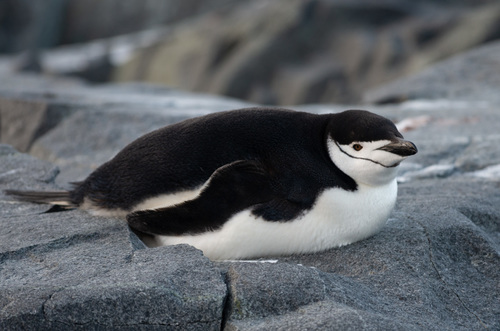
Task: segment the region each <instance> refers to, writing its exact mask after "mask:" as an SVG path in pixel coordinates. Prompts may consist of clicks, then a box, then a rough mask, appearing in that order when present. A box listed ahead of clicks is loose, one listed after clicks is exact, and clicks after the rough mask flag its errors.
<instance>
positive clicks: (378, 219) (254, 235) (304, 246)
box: [156, 180, 397, 260]
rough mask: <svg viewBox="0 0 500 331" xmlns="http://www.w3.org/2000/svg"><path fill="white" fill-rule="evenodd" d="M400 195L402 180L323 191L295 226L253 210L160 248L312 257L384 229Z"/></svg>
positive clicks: (162, 240) (227, 255) (164, 240)
mask: <svg viewBox="0 0 500 331" xmlns="http://www.w3.org/2000/svg"><path fill="white" fill-rule="evenodd" d="M396 196H397V182H396V180H393V181H392V182H391V183H389V184H387V185H384V186H377V187H369V186H359V187H358V190H357V191H356V192H348V191H344V190H341V189H338V188H333V189H328V190H326V191H324V192H323V193H321V195H320V196H319V198H318V199H317V201H316V203H315V205H314V207H313V208H312V210H310V211H308V212H307V213H305V214H304V215H302V216H301V217H299V218H298V219H295V220H293V221H289V222H269V221H264V220H263V219H261V218H259V217H256V216H254V215H252V213H251V211H250V210H244V211H241V212H239V213H237V214H235V215H233V216H232V217H231V219H230V220H229V221H227V222H226V223H225V224H224V225H223V226H222V227H221V228H220V229H218V230H216V231H212V232H207V233H203V234H199V235H187V236H157V238H156V239H157V244H158V245H159V246H163V245H175V244H181V243H183V244H190V245H192V246H195V247H196V248H198V249H201V250H202V251H203V253H204V254H205V255H206V256H207V257H209V258H210V259H212V260H227V259H243V258H255V257H263V256H273V255H274V256H276V255H289V254H297V253H311V252H318V251H322V250H326V249H329V248H332V247H337V246H342V245H347V244H350V243H353V242H355V241H358V240H361V239H364V238H367V237H369V236H371V235H373V234H375V233H377V232H378V231H380V230H381V228H382V227H383V225H384V224H385V222H386V221H387V219H388V217H389V214H390V213H391V211H392V209H393V207H394V204H395V202H396Z"/></svg>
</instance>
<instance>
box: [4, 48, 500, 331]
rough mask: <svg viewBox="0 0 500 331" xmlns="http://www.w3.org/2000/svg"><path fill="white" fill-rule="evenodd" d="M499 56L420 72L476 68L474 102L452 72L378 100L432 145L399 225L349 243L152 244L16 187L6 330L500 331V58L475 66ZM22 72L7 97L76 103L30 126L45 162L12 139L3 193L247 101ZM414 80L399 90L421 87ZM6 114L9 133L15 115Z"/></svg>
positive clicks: (407, 172) (49, 180)
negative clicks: (19, 196)
mask: <svg viewBox="0 0 500 331" xmlns="http://www.w3.org/2000/svg"><path fill="white" fill-rule="evenodd" d="M497 53H498V47H497V45H491V46H489V47H488V48H484V49H480V50H477V51H474V52H473V53H470V54H464V55H463V56H462V57H457V58H455V59H453V62H444V63H443V64H442V65H441V67H440V68H441V69H440V70H435V71H434V75H432V72H429V73H427V74H426V75H423V76H421V78H419V79H421V81H420V80H419V82H420V83H419V84H420V86H423V87H424V86H426V83H425V82H426V81H427V84H432V82H435V81H439V79H440V78H442V77H443V72H453V71H456V70H455V68H458V67H460V68H462V69H463V70H462V71H461V75H462V76H461V79H462V80H465V81H467V80H474V85H475V86H476V87H477V88H475V89H473V90H470V91H471V92H470V93H469V94H466V93H464V94H462V95H461V98H460V100H455V99H453V100H450V99H447V97H449V96H450V95H453V94H452V92H451V91H454V90H455V89H457V90H458V89H460V86H461V84H462V81H460V80H455V79H452V80H450V81H448V83H447V84H442V85H441V84H440V85H439V87H440V88H441V89H439V90H438V91H443V92H442V93H441V94H439V95H437V94H433V96H434V100H432V99H431V97H429V96H428V95H426V94H423V95H418V96H420V97H422V98H425V99H419V98H418V97H416V98H415V99H414V100H411V101H407V102H403V103H400V104H395V103H392V104H387V105H365V106H362V107H363V108H367V109H369V110H371V111H374V112H377V113H380V114H382V115H385V116H387V117H389V118H391V119H393V120H394V121H395V122H396V123H397V124H398V125H399V126H400V128H402V130H404V131H405V132H404V135H405V137H406V138H408V139H410V140H412V141H414V142H415V143H416V144H417V146H418V147H419V154H417V155H416V156H414V157H412V158H411V159H409V160H407V161H406V162H405V163H403V165H402V169H401V173H400V189H399V197H398V201H397V205H396V208H395V210H394V212H393V213H392V215H391V217H390V219H389V221H388V223H387V225H386V226H385V228H384V229H383V230H382V231H381V232H380V233H379V234H377V235H375V236H373V237H372V238H369V239H367V240H364V241H361V242H358V243H355V244H352V245H349V246H345V247H341V248H337V249H332V250H329V251H327V252H323V253H318V254H310V255H297V256H286V257H270V258H272V259H261V260H257V261H225V262H213V261H209V260H208V259H206V258H205V257H203V255H202V254H201V253H200V252H199V251H197V250H196V249H194V248H192V247H189V246H186V245H181V246H172V247H161V248H155V249H148V248H145V246H144V245H143V244H142V242H141V241H140V240H139V239H138V238H137V237H136V236H135V234H133V233H131V232H130V231H129V230H128V228H127V227H126V225H125V224H124V222H123V221H122V220H120V219H114V218H102V217H95V216H91V215H88V214H86V213H84V212H81V211H77V210H72V211H66V212H51V213H45V211H46V210H47V209H48V207H47V206H40V205H32V204H26V203H21V202H16V201H13V200H12V199H11V198H9V197H6V196H5V195H3V192H2V193H0V228H1V231H0V307H1V308H0V328H1V329H30V328H45V329H49V328H50V329H66V330H67V329H137V328H139V329H145V330H149V329H151V330H155V329H163V328H166V329H179V330H185V329H188V330H189V329H191V330H207V329H221V328H223V329H226V330H274V329H276V330H290V329H292V330H293V329H295V330H297V329H300V330H304V329H314V330H331V329H341V330H368V329H370V330H401V329H404V330H484V329H488V330H500V321H499V319H498V316H500V302H499V301H498V298H499V297H500V273H499V272H498V270H499V269H500V208H499V206H500V193H499V192H500V171H499V168H500V154H499V153H498V148H497V146H498V145H499V144H500V135H499V133H498V127H500V113H498V105H499V102H498V99H495V98H494V97H491V98H488V99H487V100H485V99H484V94H482V91H484V89H488V88H491V86H490V85H491V82H493V81H494V79H496V77H497V75H498V73H497V72H496V71H495V70H498V69H496V68H494V67H491V68H490V69H491V70H483V69H481V71H480V73H481V74H480V76H481V77H484V78H479V76H478V74H479V69H478V70H474V69H475V68H483V67H488V63H491V62H490V61H491V59H492V58H494V55H495V54H497ZM471 54H472V55H473V56H474V63H475V64H474V66H470V65H469V63H470V59H471V58H470V56H471ZM488 75H492V77H489V76H488ZM25 78H26V77H25ZM16 79H20V77H17V78H16V77H10V78H9V80H11V82H12V83H11V84H8V83H2V84H1V85H0V105H5V103H3V102H4V100H21V101H25V102H37V103H42V104H46V105H47V109H50V108H51V107H62V108H64V109H66V112H64V116H60V113H58V115H57V116H56V119H57V120H54V121H53V122H51V121H50V120H49V118H50V116H51V113H50V112H45V113H43V114H44V116H46V117H45V118H46V119H47V120H46V123H54V124H53V125H49V126H45V127H47V130H46V131H45V132H43V133H41V134H33V132H35V131H36V130H31V131H29V130H25V131H22V132H20V133H19V134H21V136H28V137H31V138H30V139H31V143H30V147H29V149H28V151H30V152H31V153H33V154H36V155H37V156H38V157H39V158H43V159H45V161H42V160H40V159H36V158H35V157H33V156H29V155H27V154H22V153H19V152H17V151H16V150H15V149H14V148H12V147H10V146H7V145H0V190H2V191H3V190H4V189H8V188H16V189H28V188H30V189H47V190H49V189H54V188H55V187H61V186H62V185H63V184H62V183H60V182H59V180H60V178H61V177H62V178H64V179H65V181H70V180H78V179H81V178H83V177H84V176H86V175H87V174H88V173H89V172H90V171H91V170H92V168H93V167H95V166H96V165H98V164H100V163H102V162H103V161H105V160H106V159H108V158H109V157H111V156H112V155H113V154H114V153H116V152H117V151H118V150H119V149H120V148H122V147H123V145H125V144H126V143H128V142H129V141H132V140H133V139H134V138H136V137H137V136H138V135H140V134H142V133H144V132H147V131H150V130H152V129H154V128H157V127H159V126H162V125H165V124H168V123H172V122H175V121H179V120H182V119H184V118H187V117H191V116H195V115H201V114H204V113H208V112H212V111H219V110H224V109H229V108H237V107H241V106H243V105H245V104H244V103H242V102H239V101H236V100H231V99H222V98H216V97H210V96H203V95H193V94H188V93H184V92H179V91H174V90H166V89H162V88H155V87H152V86H143V85H118V86H115V85H103V86H96V87H88V86H85V85H78V84H75V85H72V86H70V85H69V84H68V85H67V86H66V87H61V86H57V87H50V86H49V87H41V86H42V85H43V84H46V80H45V78H40V77H39V78H33V77H32V78H31V79H32V82H33V84H32V85H31V86H29V87H26V88H25V89H24V90H23V89H16V88H15V86H16V83H15V82H16ZM415 79H416V78H415ZM36 81H38V82H39V83H40V84H41V85H38V87H37V84H36ZM54 84H55V83H54ZM56 85H57V84H56ZM64 85H65V84H62V86H64ZM482 85H483V86H482ZM45 86H48V85H45ZM406 86H407V88H406V89H405V86H404V85H403V84H402V85H401V87H400V89H396V88H394V90H393V89H392V88H391V89H387V90H388V91H389V92H391V91H396V92H397V93H398V95H399V94H400V93H401V94H403V93H409V92H410V90H411V88H416V86H417V85H412V84H408V85H406ZM443 87H446V89H442V88H443ZM481 87H483V88H484V89H483V88H481ZM476 92H477V93H476ZM453 93H454V92H453ZM49 96H50V97H49ZM457 99H458V98H457ZM2 107H3V106H2ZM358 107H361V106H358ZM345 108H347V107H345V106H333V105H314V106H313V105H309V106H307V105H304V106H301V107H298V109H302V110H306V111H310V112H315V113H322V112H335V111H340V110H342V109H345ZM0 109H1V110H2V111H3V112H0V115H1V116H2V117H1V118H0V122H1V123H2V125H3V126H2V128H7V129H8V128H9V126H8V125H7V124H6V123H5V122H4V119H5V118H9V117H5V114H7V115H10V112H8V111H6V110H4V109H5V108H0ZM33 109H37V108H36V107H35V108H33ZM2 130H3V129H2ZM8 132H10V133H9V135H10V134H13V133H12V132H11V131H8ZM0 133H2V137H4V135H3V131H2V132H0ZM13 140H16V139H13ZM47 160H49V161H50V162H49V161H47ZM59 169H60V171H61V174H60V175H58V172H59ZM68 174H70V175H68Z"/></svg>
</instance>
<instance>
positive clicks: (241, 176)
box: [127, 160, 273, 235]
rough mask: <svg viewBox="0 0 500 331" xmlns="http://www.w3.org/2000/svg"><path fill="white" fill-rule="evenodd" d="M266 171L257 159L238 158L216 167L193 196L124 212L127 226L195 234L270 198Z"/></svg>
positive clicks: (143, 229)
mask: <svg viewBox="0 0 500 331" xmlns="http://www.w3.org/2000/svg"><path fill="white" fill-rule="evenodd" d="M272 195H273V192H272V187H271V181H270V178H269V174H268V172H267V171H266V169H265V168H264V166H263V165H262V164H261V163H259V162H257V161H246V160H240V161H235V162H233V163H230V164H227V165H224V166H222V167H220V168H219V169H217V170H216V171H215V172H214V173H213V174H212V176H211V177H210V179H209V181H208V185H206V186H205V188H204V189H203V190H202V191H201V192H200V194H199V195H198V196H197V197H196V198H195V199H193V200H189V201H185V202H183V203H181V204H178V205H174V206H170V207H165V208H160V209H154V210H141V211H136V212H133V213H130V214H128V215H127V222H128V224H129V226H130V227H131V228H132V229H134V230H137V231H140V232H144V233H148V234H158V235H181V234H196V233H202V232H206V231H210V230H214V229H217V228H220V227H221V226H222V225H223V224H224V222H226V221H227V220H228V219H229V218H230V217H231V216H232V215H234V214H235V213H237V212H239V211H241V210H244V209H246V208H248V207H250V206H253V205H256V204H259V203H263V202H267V201H270V200H271V199H272Z"/></svg>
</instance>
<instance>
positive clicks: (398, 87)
mask: <svg viewBox="0 0 500 331" xmlns="http://www.w3.org/2000/svg"><path fill="white" fill-rule="evenodd" d="M499 52H500V43H499V42H498V41H496V42H492V43H489V44H486V45H484V46H482V47H479V48H475V49H473V50H470V51H468V52H465V53H463V54H458V55H456V56H454V57H452V58H450V59H448V60H445V61H442V62H439V63H437V64H435V65H433V66H431V67H429V68H428V69H425V70H423V71H422V72H420V73H418V74H416V75H413V76H410V77H408V78H403V79H400V80H396V81H393V82H391V83H389V84H387V85H384V86H381V87H377V88H374V89H372V90H369V91H368V92H366V93H365V96H364V99H365V101H366V102H368V103H398V102H401V101H404V100H413V99H446V100H450V101H453V102H455V105H456V106H460V105H464V104H463V103H462V104H460V103H459V102H458V103H457V100H466V101H470V100H474V101H478V103H477V105H476V107H481V106H484V104H489V105H492V104H495V103H498V101H499V100H500V97H499V94H498V89H497V87H498V86H499V85H500V78H499V77H500V74H499V69H498V68H499V67H500V66H499V63H500V60H499V58H498V56H496V54H498V53H499ZM465 106H467V105H465ZM471 113H473V112H471Z"/></svg>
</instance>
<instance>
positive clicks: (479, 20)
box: [114, 0, 500, 105]
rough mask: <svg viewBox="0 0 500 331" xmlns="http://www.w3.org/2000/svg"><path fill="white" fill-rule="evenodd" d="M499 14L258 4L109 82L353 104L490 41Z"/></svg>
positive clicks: (174, 40)
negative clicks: (366, 93) (388, 84)
mask: <svg viewBox="0 0 500 331" xmlns="http://www.w3.org/2000/svg"><path fill="white" fill-rule="evenodd" d="M499 18H500V6H499V5H498V3H495V2H486V3H482V4H481V6H474V5H473V4H472V3H470V2H462V3H460V4H457V3H456V2H454V3H453V6H447V5H443V3H442V2H434V1H426V2H419V3H418V4H417V3H415V2H414V1H402V2H401V1H399V2H397V3H395V2H392V1H379V2H373V1H369V2H367V1H351V2H349V3H346V2H343V1H340V2H339V1H323V0H318V1H316V0H315V1H289V0H280V1H267V0H259V1H253V2H251V3H242V4H240V5H239V6H233V7H231V8H229V9H226V10H223V11H214V12H211V13H209V14H207V15H204V16H201V17H198V18H197V19H196V20H192V21H190V22H189V24H186V22H181V23H179V24H176V25H175V29H173V30H172V31H171V33H169V34H168V35H166V36H165V37H164V38H163V39H162V40H160V41H158V42H155V43H154V44H153V45H151V46H149V47H146V48H144V49H141V50H138V51H137V53H136V55H135V56H134V57H133V58H132V59H131V60H130V61H128V62H126V63H124V64H122V65H119V66H118V67H117V69H116V70H115V75H114V77H115V79H116V80H117V81H126V80H141V81H147V82H152V83H160V84H166V85H168V86H173V87H176V88H181V89H186V90H191V91H200V92H209V93H214V94H222V95H227V96H231V97H236V98H240V99H245V100H249V101H251V102H256V103H260V104H280V105H289V104H303V103H331V102H335V103H354V102H359V101H360V100H361V95H362V93H363V91H364V90H367V89H370V88H374V87H375V86H378V85H380V84H383V83H386V82H388V81H390V80H393V79H396V78H399V77H402V76H406V75H408V74H411V73H415V72H418V71H420V70H421V69H422V68H424V67H426V66H428V65H429V64H431V63H434V62H436V61H439V60H441V59H443V58H446V57H449V56H451V55H454V54H457V53H459V52H461V51H464V50H466V49H470V48H472V47H474V46H476V45H479V44H481V43H483V42H485V41H491V40H495V39H497V38H498V36H499V31H498V25H497V22H498V19H499ZM221 22H223V23H224V24H221ZM312 40H314V42H311V41H312Z"/></svg>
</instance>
